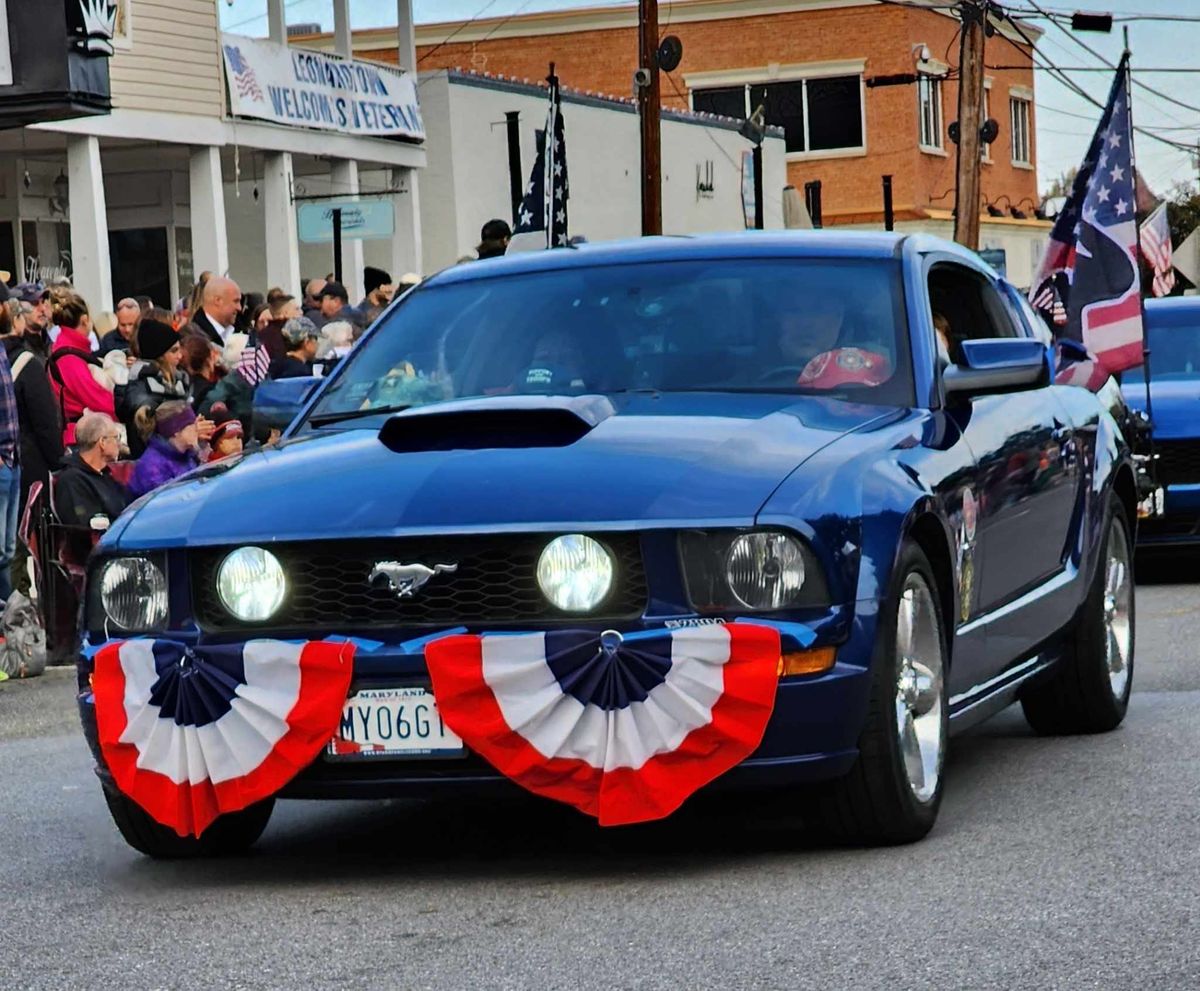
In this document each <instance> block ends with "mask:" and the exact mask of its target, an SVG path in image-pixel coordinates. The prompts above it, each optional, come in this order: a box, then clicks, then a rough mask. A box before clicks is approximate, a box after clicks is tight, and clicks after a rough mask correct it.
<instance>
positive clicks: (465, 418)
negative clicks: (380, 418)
mask: <svg viewBox="0 0 1200 991" xmlns="http://www.w3.org/2000/svg"><path fill="white" fill-rule="evenodd" d="M614 412H615V410H614V409H613V405H612V403H611V402H609V400H608V398H607V397H605V396H493V397H485V398H482V399H467V400H462V401H460V402H448V403H438V404H436V405H433V406H423V407H421V408H419V409H414V410H409V411H407V412H404V413H398V414H397V415H396V416H393V417H392V418H391V419H389V420H388V421H387V422H386V423H385V424H384V425H383V427H382V428H381V429H380V431H379V440H380V441H381V442H382V443H383V445H384V446H385V447H386V448H387V449H388V450H390V451H395V452H396V453H397V454H414V453H417V452H419V451H482V450H488V449H495V448H531V447H567V446H569V445H571V444H574V443H575V442H576V441H577V440H579V439H580V438H582V437H584V436H586V435H587V434H588V433H589V432H591V431H592V430H593V429H595V428H596V427H597V426H598V425H599V424H600V423H602V422H603V421H605V420H607V419H608V418H609V417H610V416H612V415H613V413H614Z"/></svg>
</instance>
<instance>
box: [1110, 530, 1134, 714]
mask: <svg viewBox="0 0 1200 991" xmlns="http://www.w3.org/2000/svg"><path fill="white" fill-rule="evenodd" d="M1132 612H1133V569H1132V568H1130V566H1129V538H1128V537H1127V536H1126V535H1125V528H1124V527H1123V526H1121V524H1120V522H1119V521H1117V520H1115V519H1114V520H1113V521H1112V522H1111V523H1110V524H1109V525H1108V560H1107V561H1106V562H1105V570H1104V660H1105V664H1106V665H1107V667H1108V684H1109V687H1110V688H1111V689H1112V693H1113V698H1115V699H1118V700H1120V699H1123V698H1124V697H1125V690H1126V688H1127V687H1128V685H1129V662H1130V653H1131V648H1132V646H1133V628H1132V625H1131V623H1130V615H1131V614H1132Z"/></svg>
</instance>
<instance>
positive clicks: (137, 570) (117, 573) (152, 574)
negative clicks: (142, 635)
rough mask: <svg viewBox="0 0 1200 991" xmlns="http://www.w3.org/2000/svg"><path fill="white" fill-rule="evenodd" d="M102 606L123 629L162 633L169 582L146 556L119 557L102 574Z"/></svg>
mask: <svg viewBox="0 0 1200 991" xmlns="http://www.w3.org/2000/svg"><path fill="white" fill-rule="evenodd" d="M100 605H101V606H102V607H103V608H104V613H105V616H106V617H107V618H108V619H109V620H111V621H112V622H113V623H114V624H115V625H117V626H119V627H120V628H121V629H122V630H139V631H140V630H159V629H162V628H163V627H164V626H166V623H167V579H166V577H165V576H164V575H163V573H162V568H160V567H159V566H158V565H157V564H155V563H154V562H153V561H151V560H150V559H148V558H144V557H118V558H114V559H113V560H111V561H109V562H108V563H107V564H105V565H104V570H103V571H102V572H101V573H100Z"/></svg>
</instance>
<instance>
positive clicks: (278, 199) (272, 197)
mask: <svg viewBox="0 0 1200 991" xmlns="http://www.w3.org/2000/svg"><path fill="white" fill-rule="evenodd" d="M262 191H263V220H264V227H265V230H266V242H267V287H268V288H270V287H274V286H280V287H281V288H282V289H283V290H284V291H285V292H288V293H291V294H292V295H294V296H296V297H297V298H299V296H300V292H301V288H302V287H301V285H300V243H299V241H298V240H297V235H296V209H295V207H294V205H293V204H292V156H291V153H290V152H286V151H280V152H268V153H267V154H266V155H265V156H264V158H263V184H262Z"/></svg>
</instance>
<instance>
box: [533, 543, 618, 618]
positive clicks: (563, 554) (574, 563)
mask: <svg viewBox="0 0 1200 991" xmlns="http://www.w3.org/2000/svg"><path fill="white" fill-rule="evenodd" d="M613 571H614V568H613V559H612V555H610V554H609V553H608V551H606V550H605V549H604V547H603V546H602V545H601V544H600V543H599V542H597V541H595V540H593V539H592V538H591V537H585V536H584V535H583V534H581V533H571V534H567V535H566V536H565V537H556V538H555V539H554V540H552V541H550V543H549V544H547V545H546V549H545V550H544V551H542V556H541V557H540V558H539V559H538V565H537V580H538V585H539V586H540V587H541V590H542V594H543V595H545V596H546V598H547V599H549V600H550V602H551V603H552V604H553V605H555V606H557V607H558V608H559V609H561V610H563V611H564V612H590V611H591V610H593V609H595V608H596V607H597V606H598V605H600V603H601V602H603V601H604V600H605V599H606V598H608V593H609V591H610V590H611V589H612V583H613Z"/></svg>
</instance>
